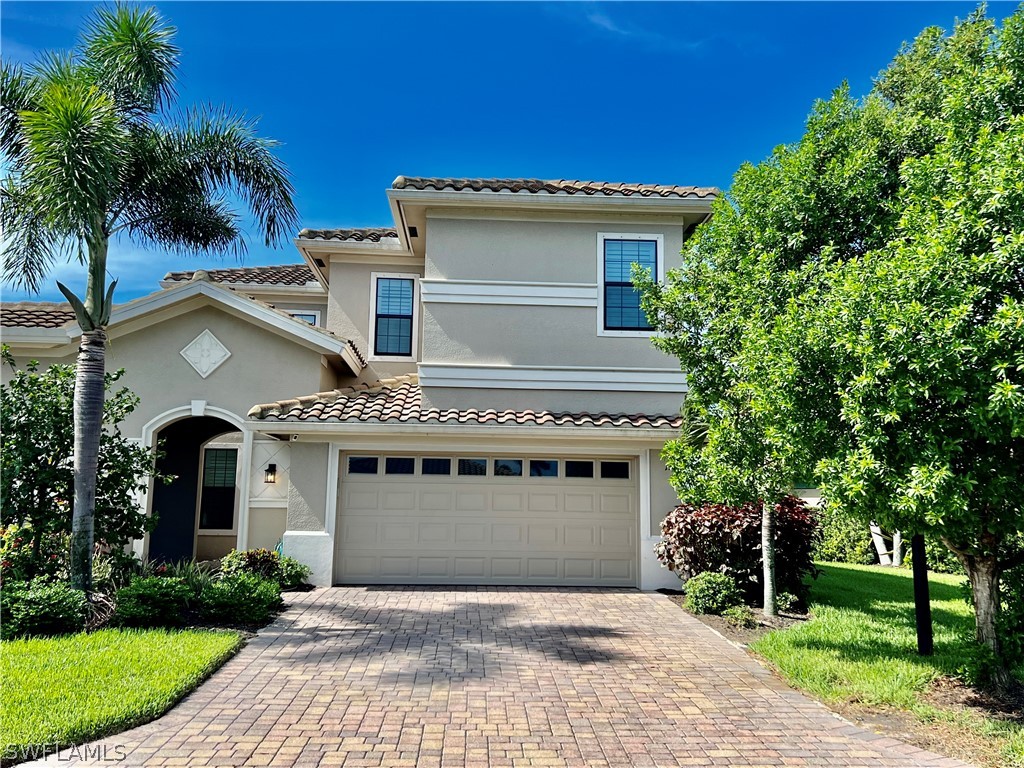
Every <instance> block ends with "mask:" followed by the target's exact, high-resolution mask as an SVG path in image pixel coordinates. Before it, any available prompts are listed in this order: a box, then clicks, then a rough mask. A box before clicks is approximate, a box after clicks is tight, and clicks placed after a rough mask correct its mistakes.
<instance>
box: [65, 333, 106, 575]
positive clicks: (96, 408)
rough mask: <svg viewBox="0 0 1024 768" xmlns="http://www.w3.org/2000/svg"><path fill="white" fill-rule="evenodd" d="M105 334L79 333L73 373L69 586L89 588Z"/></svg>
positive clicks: (101, 422)
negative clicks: (73, 488) (73, 436)
mask: <svg viewBox="0 0 1024 768" xmlns="http://www.w3.org/2000/svg"><path fill="white" fill-rule="evenodd" d="M106 341H107V334H106V332H105V331H104V330H103V329H102V328H99V329H96V330H94V331H86V332H85V333H83V334H82V344H81V346H80V347H79V349H78V363H77V370H76V372H75V502H74V507H73V512H72V517H71V585H72V586H73V587H74V588H75V589H81V590H84V591H85V592H87V593H88V592H90V591H91V590H92V549H93V515H94V512H95V510H96V470H97V466H98V459H99V451H100V433H101V431H102V429H103V378H104V373H105V371H106V359H105V358H106Z"/></svg>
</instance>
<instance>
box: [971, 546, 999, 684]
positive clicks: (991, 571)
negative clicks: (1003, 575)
mask: <svg viewBox="0 0 1024 768" xmlns="http://www.w3.org/2000/svg"><path fill="white" fill-rule="evenodd" d="M962 561H963V563H964V567H965V568H966V569H967V578H968V579H970V581H971V594H972V595H973V597H974V623H975V627H976V630H977V638H978V642H979V643H981V644H982V645H984V646H986V647H987V648H988V649H989V650H990V651H992V654H993V656H994V660H995V668H994V669H993V671H992V682H993V683H994V684H995V685H996V687H998V688H1008V687H1009V685H1010V672H1009V670H1008V669H1007V667H1006V663H1005V660H1004V659H1003V655H1002V649H1001V648H1000V647H999V633H998V632H997V631H996V619H998V617H999V571H1000V569H999V563H998V561H997V560H996V558H995V556H993V555H988V556H982V555H968V556H967V557H965V558H962Z"/></svg>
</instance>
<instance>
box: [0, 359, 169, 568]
mask: <svg viewBox="0 0 1024 768" xmlns="http://www.w3.org/2000/svg"><path fill="white" fill-rule="evenodd" d="M2 354H3V358H4V362H5V363H7V364H9V365H10V366H11V367H12V369H13V368H14V361H13V360H12V359H11V357H10V354H9V352H8V350H7V348H6V346H5V347H4V348H3V353H2ZM123 373H124V371H123V370H121V371H116V372H114V373H112V374H106V376H105V380H104V389H105V390H106V391H107V392H108V393H109V396H108V397H107V398H106V399H105V401H104V403H103V431H102V434H101V436H100V448H99V454H98V474H97V483H96V518H95V530H96V538H97V540H98V541H100V542H103V544H104V545H106V546H107V547H109V548H110V550H111V552H112V554H114V555H117V554H119V553H121V552H123V551H124V549H125V548H126V547H127V546H128V545H129V544H131V542H132V540H133V539H138V538H141V537H142V536H143V535H144V534H145V533H146V531H148V530H150V529H151V528H152V526H153V525H154V524H155V522H156V520H155V519H154V518H151V517H149V516H147V515H146V511H145V510H144V509H143V508H142V507H141V505H140V504H139V502H138V493H139V492H142V491H145V490H146V488H147V487H148V485H149V480H150V479H151V478H153V479H156V480H158V481H159V480H164V479H165V478H163V477H162V476H160V475H159V474H157V473H156V471H155V454H154V451H153V450H152V449H148V448H145V447H144V446H142V445H139V444H138V443H136V442H133V441H130V440H128V439H127V438H125V437H124V435H123V434H122V433H121V428H120V425H121V422H122V421H124V419H125V418H127V417H128V416H129V415H130V414H131V413H132V412H133V411H134V410H135V408H136V407H137V406H138V403H139V398H138V397H137V396H136V395H135V394H133V393H132V392H131V391H130V390H128V389H127V388H126V387H121V388H118V389H115V388H114V385H115V383H116V382H117V380H118V379H120V378H121V376H122V374H123ZM74 390H75V370H74V367H73V366H70V365H51V366H50V367H48V368H46V369H45V370H43V371H40V370H39V368H38V364H37V363H36V362H35V361H32V362H29V363H28V365H27V366H26V367H25V369H24V370H17V369H14V374H13V375H12V376H11V379H10V381H9V382H8V383H7V384H4V385H2V386H0V434H3V435H4V449H3V452H2V454H0V477H2V478H3V486H2V489H0V490H2V500H0V515H2V517H3V521H4V525H5V526H9V525H17V526H27V527H28V528H29V529H30V530H31V532H32V541H31V542H30V547H31V551H32V552H33V554H34V559H35V561H36V563H35V565H36V566H38V565H39V563H38V560H39V557H40V554H41V551H42V545H43V541H44V539H45V538H46V537H48V536H52V535H53V534H70V533H71V524H72V519H71V518H72V515H71V499H72V496H73V495H74V469H73V465H72V453H73V449H74V444H75V435H74V427H73V423H74V422H73V419H72V410H73V403H74Z"/></svg>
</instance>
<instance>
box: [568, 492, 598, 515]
mask: <svg viewBox="0 0 1024 768" xmlns="http://www.w3.org/2000/svg"><path fill="white" fill-rule="evenodd" d="M564 498H565V511H566V512H593V511H594V509H595V508H596V499H595V495H594V494H593V493H566V494H565V496H564Z"/></svg>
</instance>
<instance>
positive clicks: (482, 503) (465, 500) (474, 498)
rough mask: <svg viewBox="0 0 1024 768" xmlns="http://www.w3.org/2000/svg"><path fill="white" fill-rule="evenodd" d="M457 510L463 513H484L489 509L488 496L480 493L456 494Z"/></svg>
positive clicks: (461, 492) (463, 492)
mask: <svg viewBox="0 0 1024 768" xmlns="http://www.w3.org/2000/svg"><path fill="white" fill-rule="evenodd" d="M455 509H457V510H461V511H463V512H483V511H484V510H486V509H487V494H486V493H482V492H479V491H476V492H472V493H467V492H465V491H460V492H458V493H456V494H455Z"/></svg>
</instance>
